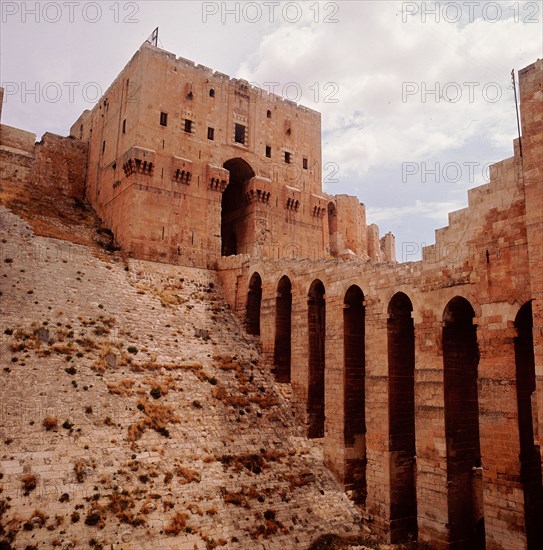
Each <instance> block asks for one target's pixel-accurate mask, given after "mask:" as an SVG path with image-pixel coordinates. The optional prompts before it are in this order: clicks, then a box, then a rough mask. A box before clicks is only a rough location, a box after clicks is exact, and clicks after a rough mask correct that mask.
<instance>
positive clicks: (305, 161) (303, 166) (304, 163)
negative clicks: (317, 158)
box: [302, 157, 307, 170]
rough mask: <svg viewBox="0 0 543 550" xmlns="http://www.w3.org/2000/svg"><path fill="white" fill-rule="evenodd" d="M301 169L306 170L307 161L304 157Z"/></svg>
mask: <svg viewBox="0 0 543 550" xmlns="http://www.w3.org/2000/svg"><path fill="white" fill-rule="evenodd" d="M302 168H303V169H304V170H307V159H306V158H305V157H304V158H303V160H302Z"/></svg>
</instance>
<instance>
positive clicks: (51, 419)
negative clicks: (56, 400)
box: [42, 414, 58, 432]
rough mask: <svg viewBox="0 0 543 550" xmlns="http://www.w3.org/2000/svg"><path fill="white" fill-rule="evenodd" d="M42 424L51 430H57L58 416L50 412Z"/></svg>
mask: <svg viewBox="0 0 543 550" xmlns="http://www.w3.org/2000/svg"><path fill="white" fill-rule="evenodd" d="M42 426H43V427H44V428H45V429H46V430H47V431H48V432H50V431H51V430H56V429H57V428H58V418H57V417H56V416H52V415H50V414H48V415H47V416H46V417H45V418H44V419H43V422H42Z"/></svg>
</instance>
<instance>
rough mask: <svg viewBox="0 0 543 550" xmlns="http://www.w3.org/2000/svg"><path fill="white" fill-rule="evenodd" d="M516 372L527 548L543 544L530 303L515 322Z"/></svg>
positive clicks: (523, 308) (519, 313) (542, 497)
mask: <svg viewBox="0 0 543 550" xmlns="http://www.w3.org/2000/svg"><path fill="white" fill-rule="evenodd" d="M515 328H516V330H517V336H516V337H515V370H516V380H517V407H518V425H519V426H518V427H519V436H520V478H521V483H522V490H523V493H524V517H525V522H526V539H527V543H528V548H529V549H530V550H531V549H532V548H533V549H535V548H541V545H542V544H543V523H542V521H541V514H542V511H543V488H542V483H541V455H540V453H539V449H538V448H537V447H536V445H535V442H534V428H533V427H534V426H535V425H537V418H534V416H535V415H536V414H537V412H536V411H537V408H536V407H535V406H534V400H535V391H536V378H535V356H534V338H533V317H532V302H527V303H525V304H524V305H523V306H522V307H521V308H520V310H519V312H518V314H517V316H516V318H515Z"/></svg>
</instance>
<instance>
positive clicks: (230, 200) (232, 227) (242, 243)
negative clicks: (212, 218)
mask: <svg viewBox="0 0 543 550" xmlns="http://www.w3.org/2000/svg"><path fill="white" fill-rule="evenodd" d="M223 167H224V168H226V170H228V171H229V172H230V181H229V183H228V185H227V187H226V189H225V190H224V192H223V194H222V199H221V255H222V256H232V255H235V254H245V253H247V252H249V245H250V243H251V242H252V240H253V237H254V235H252V234H251V233H252V232H251V230H250V227H251V224H250V217H249V215H248V205H247V203H246V201H245V199H244V196H243V190H244V184H245V182H247V181H248V180H250V179H251V178H253V177H254V176H255V172H254V170H253V169H252V167H251V165H250V164H249V163H248V162H247V161H245V160H243V159H242V158H239V157H238V158H232V159H230V160H227V161H226V162H225V163H224V164H223Z"/></svg>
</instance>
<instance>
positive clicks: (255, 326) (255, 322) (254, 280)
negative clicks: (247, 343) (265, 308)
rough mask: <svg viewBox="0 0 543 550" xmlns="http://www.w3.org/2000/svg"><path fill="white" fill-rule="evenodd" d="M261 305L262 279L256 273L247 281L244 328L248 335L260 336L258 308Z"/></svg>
mask: <svg viewBox="0 0 543 550" xmlns="http://www.w3.org/2000/svg"><path fill="white" fill-rule="evenodd" d="M261 303H262V277H260V274H259V273H257V272H256V271H255V272H254V273H253V275H252V276H251V279H250V281H249V292H248V293H247V310H246V315H245V328H246V330H247V332H248V333H249V334H253V335H255V336H260V306H261Z"/></svg>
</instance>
